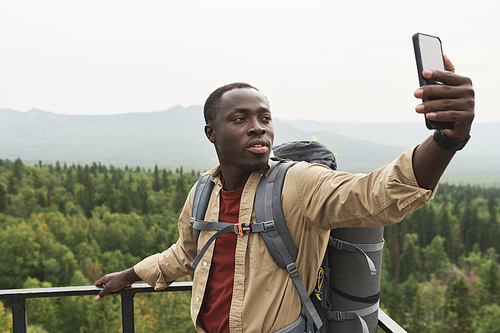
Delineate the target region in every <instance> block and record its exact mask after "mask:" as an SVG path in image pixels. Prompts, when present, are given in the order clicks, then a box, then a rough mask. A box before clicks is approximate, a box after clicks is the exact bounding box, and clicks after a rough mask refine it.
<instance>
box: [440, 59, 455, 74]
mask: <svg viewBox="0 0 500 333" xmlns="http://www.w3.org/2000/svg"><path fill="white" fill-rule="evenodd" d="M443 58H444V68H446V70H447V71H448V72H452V73H455V66H454V65H453V63H452V62H451V61H450V59H449V58H448V56H447V55H446V54H445V55H443Z"/></svg>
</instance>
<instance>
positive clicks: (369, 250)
mask: <svg viewBox="0 0 500 333" xmlns="http://www.w3.org/2000/svg"><path fill="white" fill-rule="evenodd" d="M383 233H384V228H383V227H380V228H339V229H335V230H332V231H331V233H330V237H331V239H330V246H329V247H328V259H329V262H330V265H329V266H330V272H331V275H330V292H329V300H330V304H331V308H332V314H333V316H334V317H337V318H334V319H333V320H330V321H329V322H328V332H336V333H343V332H345V333H347V332H349V333H352V332H362V330H361V326H364V325H365V324H366V328H367V329H368V331H369V332H370V333H372V332H373V333H375V332H377V327H378V311H377V310H378V304H379V292H380V277H381V269H382V248H383ZM339 240H341V241H339ZM346 242H347V243H350V244H346ZM339 248H344V249H341V250H340V249H339ZM356 248H358V249H360V250H363V252H364V253H361V252H360V251H358V250H357V249H356ZM370 261H371V262H370ZM371 265H373V266H371ZM370 266H371V268H370ZM374 268H375V270H374ZM339 311H340V313H342V312H347V314H344V315H342V316H344V317H350V318H347V320H342V321H338V320H336V319H338V317H339ZM349 311H353V312H349ZM349 314H350V315H349ZM363 321H364V323H363ZM366 328H365V329H364V330H363V331H365V330H366Z"/></svg>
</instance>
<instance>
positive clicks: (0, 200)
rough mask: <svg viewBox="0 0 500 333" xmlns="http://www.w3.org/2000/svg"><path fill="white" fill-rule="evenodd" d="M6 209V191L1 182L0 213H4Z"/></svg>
mask: <svg viewBox="0 0 500 333" xmlns="http://www.w3.org/2000/svg"><path fill="white" fill-rule="evenodd" d="M5 209H7V192H5V188H4V187H3V185H2V184H0V213H5Z"/></svg>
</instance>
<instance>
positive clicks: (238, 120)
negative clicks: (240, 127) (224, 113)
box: [232, 116, 245, 123]
mask: <svg viewBox="0 0 500 333" xmlns="http://www.w3.org/2000/svg"><path fill="white" fill-rule="evenodd" d="M232 121H233V122H236V123H242V122H244V121H245V117H243V116H237V117H234V118H233V119H232Z"/></svg>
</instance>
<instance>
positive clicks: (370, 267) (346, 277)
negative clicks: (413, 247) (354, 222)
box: [273, 141, 384, 333]
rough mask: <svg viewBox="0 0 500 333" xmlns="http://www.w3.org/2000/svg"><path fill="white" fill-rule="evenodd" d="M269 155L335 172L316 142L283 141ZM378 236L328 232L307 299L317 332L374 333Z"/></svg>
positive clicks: (379, 232) (369, 231)
mask: <svg viewBox="0 0 500 333" xmlns="http://www.w3.org/2000/svg"><path fill="white" fill-rule="evenodd" d="M273 151H274V154H275V156H276V157H279V158H283V159H289V160H292V161H306V162H309V163H319V164H323V165H326V166H328V167H329V168H331V169H333V170H336V169H337V159H336V156H335V154H333V153H332V152H331V151H330V150H329V149H328V148H327V147H326V146H324V145H323V144H321V143H320V142H318V141H294V142H287V143H284V144H281V145H278V146H275V147H273ZM383 233H384V228H383V227H381V228H340V229H335V230H332V231H331V233H330V244H329V246H328V250H327V253H326V254H325V261H324V263H323V265H322V268H321V269H320V272H318V281H317V287H316V290H315V292H313V294H312V295H311V299H312V301H313V303H314V305H315V307H316V309H317V311H318V313H319V314H320V316H321V319H322V321H323V326H322V327H321V330H320V331H321V333H325V332H337V333H342V332H349V333H352V332H362V333H368V332H376V331H377V327H378V305H379V291H380V277H381V275H380V274H381V267H382V248H383V245H384V241H383ZM326 262H328V263H326ZM322 274H323V277H321V275H322ZM325 280H329V281H328V282H326V281H325ZM323 296H324V297H323Z"/></svg>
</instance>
